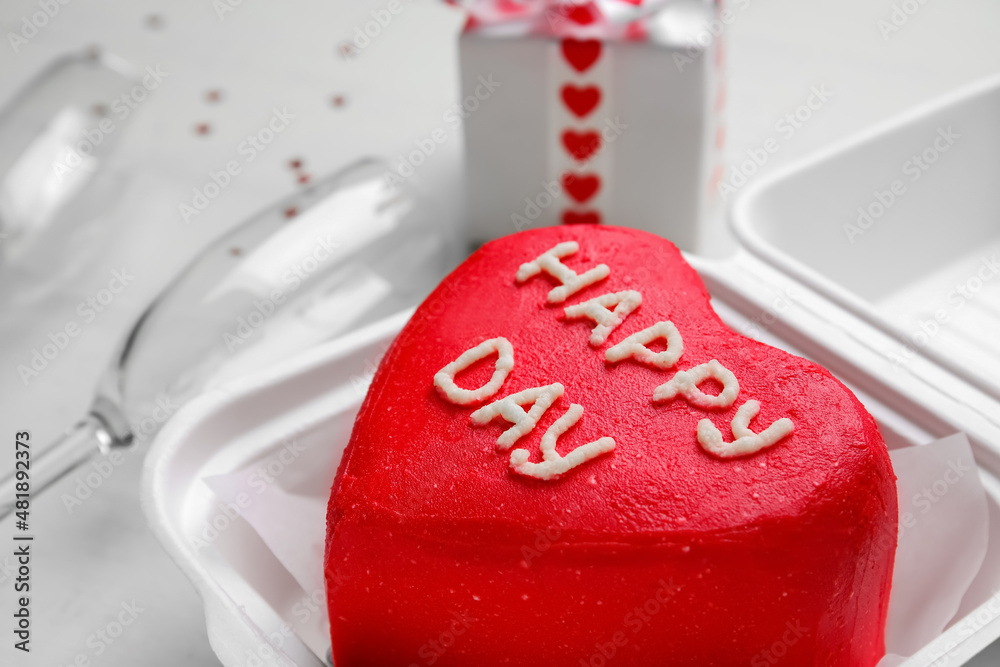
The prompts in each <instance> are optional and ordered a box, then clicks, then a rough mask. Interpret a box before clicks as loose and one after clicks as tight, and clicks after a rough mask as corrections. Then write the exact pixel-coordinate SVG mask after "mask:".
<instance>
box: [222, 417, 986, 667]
mask: <svg viewBox="0 0 1000 667" xmlns="http://www.w3.org/2000/svg"><path fill="white" fill-rule="evenodd" d="M341 451H342V447H325V448H315V449H314V450H313V451H312V452H311V453H310V456H308V457H305V456H304V457H301V458H299V459H297V460H296V461H294V462H293V463H292V464H291V465H294V466H303V467H311V466H312V467H315V466H320V467H322V468H323V469H327V470H330V469H334V468H335V466H336V461H334V460H332V459H333V458H334V457H339V455H340V453H341ZM890 456H891V458H892V464H893V469H894V470H895V473H896V477H897V479H898V481H897V491H898V496H899V516H900V530H899V544H898V547H897V551H896V566H895V571H894V575H893V582H892V593H891V596H890V600H889V618H888V622H887V625H886V648H887V651H888V655H886V656H885V658H883V660H882V661H881V662H880V663H879V666H878V667H895V666H896V665H900V664H902V662H903V661H904V659H905V656H910V655H912V654H913V653H915V652H916V651H917V650H918V649H919V648H921V647H922V646H924V645H926V644H928V643H929V642H931V641H932V640H934V639H935V638H936V637H937V636H938V635H940V634H941V632H942V631H943V630H944V629H945V628H946V627H947V626H948V624H949V622H950V621H951V620H952V619H953V617H954V616H955V613H956V611H957V610H958V608H959V605H960V604H961V602H962V598H963V597H964V596H965V594H966V592H967V591H968V589H969V585H970V584H971V583H972V581H973V579H974V578H975V576H976V574H977V572H979V569H980V567H981V565H982V563H983V560H984V558H985V556H986V549H987V542H988V537H989V521H988V514H987V499H986V494H985V492H984V490H983V487H982V485H981V484H980V481H979V474H978V468H977V467H976V464H975V462H974V460H973V457H972V449H971V447H970V446H969V442H968V440H967V438H966V437H965V435H964V434H957V435H952V436H949V437H946V438H942V439H941V440H938V441H936V442H933V443H930V444H927V445H921V446H917V447H906V448H903V449H898V450H894V451H892V452H891V453H890ZM316 457H326V458H330V459H331V460H323V461H317V460H316ZM295 477H297V475H294V474H293V475H288V476H287V478H288V479H292V478H295ZM284 479H286V477H284V476H283V477H281V478H277V479H274V480H272V481H271V482H270V483H268V484H267V485H266V488H261V484H260V479H259V477H258V478H256V479H255V477H254V475H253V466H251V467H250V468H247V469H243V470H238V471H235V472H233V473H230V474H227V475H220V476H216V477H211V478H208V479H206V480H205V481H206V483H207V484H208V485H209V487H210V488H211V489H212V491H213V492H214V493H215V494H216V495H217V496H218V497H219V499H220V500H221V501H223V502H229V503H235V502H236V499H237V497H238V496H239V494H241V493H244V494H247V495H252V496H254V497H256V498H257V501H255V502H253V503H252V504H251V505H250V506H249V507H247V508H246V509H244V510H243V511H242V516H243V518H244V519H245V520H246V521H247V522H248V523H249V524H250V525H251V526H252V527H253V529H254V530H255V531H257V533H258V534H259V535H260V537H261V538H262V539H263V541H264V543H265V544H267V546H268V548H270V549H271V550H272V552H273V553H274V555H275V556H276V557H277V558H278V560H279V561H281V563H282V564H283V565H284V566H285V567H286V568H287V569H288V572H289V573H290V574H291V575H292V576H293V577H294V578H295V580H296V581H297V582H298V583H299V584H300V585H301V586H302V588H303V589H304V590H307V591H310V590H317V589H320V588H322V586H323V548H324V544H325V537H326V503H327V500H328V498H327V495H326V493H325V492H320V490H319V489H317V488H316V487H315V486H314V487H313V488H311V489H309V492H308V493H294V492H290V491H288V490H286V489H285V488H283V486H282V482H283V480H284ZM987 597H989V592H988V591H987V592H986V593H985V594H984V599H985V598H987Z"/></svg>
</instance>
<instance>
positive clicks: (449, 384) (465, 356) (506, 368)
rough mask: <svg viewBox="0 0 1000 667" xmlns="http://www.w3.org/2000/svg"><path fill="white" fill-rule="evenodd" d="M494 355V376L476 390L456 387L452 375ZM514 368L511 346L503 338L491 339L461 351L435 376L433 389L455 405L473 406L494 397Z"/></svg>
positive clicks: (512, 348)
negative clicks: (495, 356)
mask: <svg viewBox="0 0 1000 667" xmlns="http://www.w3.org/2000/svg"><path fill="white" fill-rule="evenodd" d="M494 352H496V353H497V362H496V370H495V371H493V377H491V378H490V381H489V382H487V383H486V384H484V385H483V386H482V387H480V388H479V389H462V388H461V387H459V386H458V385H457V384H455V376H456V375H457V374H458V373H461V372H462V371H464V370H465V369H466V368H468V367H469V366H471V365H472V364H474V363H476V362H477V361H479V360H480V359H485V358H486V357H488V356H489V355H491V354H493V353H494ZM512 368H514V346H513V345H511V344H510V341H509V340H507V339H506V338H491V339H489V340H484V341H483V342H482V343H480V344H479V345H477V346H475V347H473V348H471V349H468V350H466V351H465V352H463V353H462V354H461V355H460V356H459V357H458V359H456V360H455V361H453V362H451V363H450V364H448V365H447V366H445V367H444V368H442V369H441V370H439V371H438V372H437V373H436V374H435V375H434V386H435V387H437V390H438V393H440V394H441V396H442V397H443V398H444V399H445V400H446V401H449V402H451V403H454V404H455V405H472V404H473V403H479V402H481V401H484V400H486V399H487V398H490V397H491V396H493V394H495V393H497V392H498V391H500V387H501V386H502V385H503V382H504V380H506V379H507V375H508V374H509V373H510V371H511V369H512Z"/></svg>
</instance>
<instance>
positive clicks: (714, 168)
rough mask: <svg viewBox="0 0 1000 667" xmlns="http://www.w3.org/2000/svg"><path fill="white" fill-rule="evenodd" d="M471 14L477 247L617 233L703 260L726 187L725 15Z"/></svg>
mask: <svg viewBox="0 0 1000 667" xmlns="http://www.w3.org/2000/svg"><path fill="white" fill-rule="evenodd" d="M465 7H466V8H467V9H468V11H469V16H468V20H467V22H466V25H465V28H464V30H463V32H462V35H461V37H460V43H459V54H460V56H459V57H460V66H461V84H462V99H461V101H460V103H459V106H460V109H458V112H459V113H460V114H461V116H462V117H463V120H464V127H465V151H466V205H467V216H466V219H467V225H468V236H469V238H470V240H471V241H472V242H474V243H478V242H483V241H487V240H489V239H493V238H497V237H499V236H503V235H505V234H510V233H513V232H515V231H520V230H523V229H527V228H531V227H538V226H546V225H556V224H578V223H608V224H615V225H622V226H628V227H636V228H639V229H644V230H647V231H650V232H653V233H655V234H659V235H661V236H664V237H666V238H669V239H670V240H672V241H673V242H674V243H676V244H677V245H678V246H680V247H681V248H682V249H694V248H695V247H696V245H697V243H698V242H699V239H698V232H699V229H700V228H701V225H700V223H701V222H702V221H703V220H704V219H705V218H706V217H707V216H708V215H710V214H711V212H712V210H713V208H714V206H715V196H714V194H713V193H714V190H715V188H714V187H713V181H717V180H718V178H719V177H720V176H721V173H722V168H721V164H720V163H719V160H718V155H719V153H720V149H721V146H722V142H723V141H724V136H725V132H724V128H723V126H722V124H721V122H720V120H719V119H720V112H721V110H722V106H723V104H724V99H725V89H724V82H723V77H722V76H721V66H722V60H723V52H722V40H721V35H722V34H723V32H724V29H725V26H726V25H727V24H726V23H724V22H723V21H722V20H720V12H719V9H718V7H717V6H716V5H715V4H714V3H712V2H704V1H702V0H673V1H668V2H653V3H650V2H649V1H648V0H646V1H645V2H644V0H603V1H599V2H588V3H586V4H580V3H578V2H574V3H566V2H552V1H546V0H536V1H525V2H514V1H513V0H475V1H474V2H472V3H466V4H465ZM725 14H726V13H725V12H723V13H722V14H721V16H722V17H723V18H724V17H725Z"/></svg>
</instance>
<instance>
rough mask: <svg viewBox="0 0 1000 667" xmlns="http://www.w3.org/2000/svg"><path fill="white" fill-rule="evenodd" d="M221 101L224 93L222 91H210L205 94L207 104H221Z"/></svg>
mask: <svg viewBox="0 0 1000 667" xmlns="http://www.w3.org/2000/svg"><path fill="white" fill-rule="evenodd" d="M221 100H222V91H221V90H210V91H208V92H207V93H205V101H206V102H210V103H212V104H215V103H216V102H219V101H221Z"/></svg>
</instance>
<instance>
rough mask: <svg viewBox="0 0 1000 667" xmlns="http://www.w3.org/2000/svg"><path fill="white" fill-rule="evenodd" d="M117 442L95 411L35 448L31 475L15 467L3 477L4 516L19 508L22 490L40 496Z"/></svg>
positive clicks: (0, 513) (0, 514) (0, 510)
mask: <svg viewBox="0 0 1000 667" xmlns="http://www.w3.org/2000/svg"><path fill="white" fill-rule="evenodd" d="M114 444H115V439H114V437H112V435H111V433H110V431H109V430H108V428H107V427H106V426H105V424H104V421H103V420H102V419H101V418H100V417H98V416H97V415H95V414H93V413H91V414H89V415H87V416H86V417H85V418H84V419H83V420H81V421H80V422H78V423H77V424H76V426H74V427H73V429H72V430H71V431H69V432H68V433H67V434H66V435H64V436H63V437H62V438H60V439H59V440H57V441H56V442H55V443H53V444H52V446H50V447H49V448H47V449H46V450H44V451H42V452H40V453H35V452H32V456H31V458H30V467H29V468H28V470H27V471H26V472H27V479H24V475H23V474H22V476H21V477H22V478H21V479H18V471H17V470H15V471H14V472H12V473H11V474H9V475H7V476H5V477H4V478H3V480H2V481H0V520H2V519H4V518H6V517H7V516H8V515H9V514H10V513H11V512H13V511H15V510H16V509H18V507H17V500H18V497H17V494H18V493H19V492H23V490H24V489H28V491H27V492H28V494H29V498H37V497H38V494H39V493H41V492H43V491H44V490H45V489H47V488H48V487H50V486H51V485H53V484H55V483H56V482H57V481H59V480H60V479H62V478H63V477H64V476H65V475H67V474H69V473H70V472H72V471H73V470H76V469H77V468H79V467H80V466H81V465H83V464H84V463H86V462H87V461H89V460H91V459H92V458H96V457H97V456H98V455H103V454H106V453H107V452H108V451H109V450H110V449H111V447H112V446H114ZM22 472H24V471H23V470H22ZM24 482H27V483H28V484H27V486H21V487H20V490H19V488H18V484H19V483H24ZM23 498H24V497H23V496H22V499H23ZM22 507H23V505H22Z"/></svg>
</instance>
